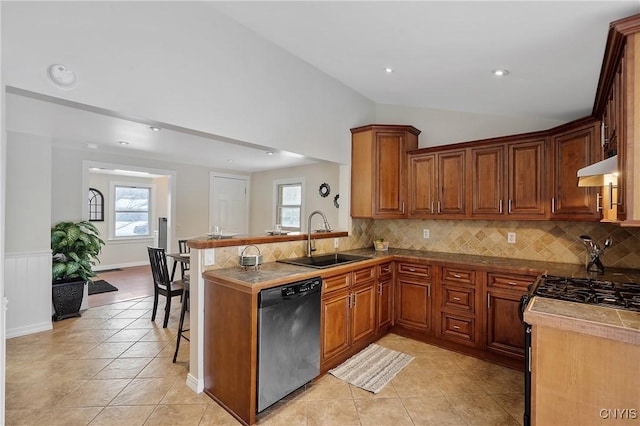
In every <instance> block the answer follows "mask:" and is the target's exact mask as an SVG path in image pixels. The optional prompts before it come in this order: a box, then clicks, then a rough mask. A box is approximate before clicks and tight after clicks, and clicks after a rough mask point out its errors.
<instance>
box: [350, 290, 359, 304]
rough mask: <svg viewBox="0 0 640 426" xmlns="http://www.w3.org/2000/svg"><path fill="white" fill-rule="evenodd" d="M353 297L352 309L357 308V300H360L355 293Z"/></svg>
mask: <svg viewBox="0 0 640 426" xmlns="http://www.w3.org/2000/svg"><path fill="white" fill-rule="evenodd" d="M352 296H353V305H351V307H352V308H355V307H356V300H357V299H358V295H357V294H355V293H353V294H352Z"/></svg>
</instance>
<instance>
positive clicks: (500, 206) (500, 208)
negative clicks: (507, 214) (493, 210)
mask: <svg viewBox="0 0 640 426" xmlns="http://www.w3.org/2000/svg"><path fill="white" fill-rule="evenodd" d="M498 213H500V214H502V200H500V205H499V206H498Z"/></svg>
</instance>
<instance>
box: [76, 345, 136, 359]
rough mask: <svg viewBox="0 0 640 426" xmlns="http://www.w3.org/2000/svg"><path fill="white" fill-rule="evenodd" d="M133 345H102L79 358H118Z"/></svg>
mask: <svg viewBox="0 0 640 426" xmlns="http://www.w3.org/2000/svg"><path fill="white" fill-rule="evenodd" d="M132 344H133V343H132V342H104V343H100V344H98V345H96V346H94V347H93V349H91V350H90V351H88V352H86V353H85V354H84V355H82V356H80V357H79V358H117V357H119V356H120V355H122V353H123V352H124V351H126V350H127V349H129V348H130V347H131V345H132Z"/></svg>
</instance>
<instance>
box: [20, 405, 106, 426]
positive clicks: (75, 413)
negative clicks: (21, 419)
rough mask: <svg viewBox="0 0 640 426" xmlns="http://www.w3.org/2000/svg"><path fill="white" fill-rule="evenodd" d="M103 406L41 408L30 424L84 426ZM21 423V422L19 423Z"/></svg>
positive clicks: (35, 425) (32, 425)
mask: <svg viewBox="0 0 640 426" xmlns="http://www.w3.org/2000/svg"><path fill="white" fill-rule="evenodd" d="M100 410H102V407H81V408H53V409H49V410H41V411H40V412H39V413H38V416H37V418H35V419H33V423H30V426H84V425H88V424H89V423H90V422H91V420H92V419H94V418H95V417H96V416H97V415H98V413H99V412H100ZM18 424H19V423H18Z"/></svg>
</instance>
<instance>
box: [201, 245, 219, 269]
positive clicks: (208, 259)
mask: <svg viewBox="0 0 640 426" xmlns="http://www.w3.org/2000/svg"><path fill="white" fill-rule="evenodd" d="M202 263H204V266H211V265H213V264H215V263H216V252H215V250H214V249H205V250H204V261H203V262H202Z"/></svg>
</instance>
